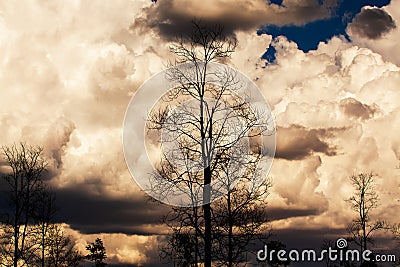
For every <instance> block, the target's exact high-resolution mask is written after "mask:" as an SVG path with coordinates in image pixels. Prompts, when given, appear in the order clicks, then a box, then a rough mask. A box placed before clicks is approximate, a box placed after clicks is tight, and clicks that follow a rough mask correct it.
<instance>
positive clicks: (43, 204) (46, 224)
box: [32, 185, 57, 267]
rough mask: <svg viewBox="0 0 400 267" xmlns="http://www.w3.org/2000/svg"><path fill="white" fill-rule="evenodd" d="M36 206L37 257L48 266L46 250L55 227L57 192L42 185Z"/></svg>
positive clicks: (34, 228) (34, 214)
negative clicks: (51, 229)
mask: <svg viewBox="0 0 400 267" xmlns="http://www.w3.org/2000/svg"><path fill="white" fill-rule="evenodd" d="M34 201H35V203H36V208H35V210H34V211H33V215H32V216H33V220H34V225H33V226H32V228H33V231H34V232H35V239H36V244H37V245H38V246H39V251H40V253H38V255H37V257H38V261H39V265H40V266H41V267H45V266H46V252H47V251H48V250H50V249H51V248H50V247H49V246H50V244H49V243H50V242H49V239H50V238H51V237H52V236H51V235H50V233H49V231H50V228H51V227H54V226H53V224H54V216H55V214H56V211H57V210H56V207H55V194H54V193H53V192H51V190H50V189H49V188H48V187H47V186H46V185H42V187H41V188H40V190H39V191H38V193H37V194H36V197H35V199H34Z"/></svg>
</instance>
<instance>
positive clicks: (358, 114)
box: [340, 97, 377, 120]
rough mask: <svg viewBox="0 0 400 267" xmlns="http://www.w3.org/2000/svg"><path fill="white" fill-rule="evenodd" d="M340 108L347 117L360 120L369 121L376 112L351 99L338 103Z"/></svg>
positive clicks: (374, 109) (372, 108)
mask: <svg viewBox="0 0 400 267" xmlns="http://www.w3.org/2000/svg"><path fill="white" fill-rule="evenodd" d="M340 108H341V109H342V110H343V112H344V113H345V114H346V115H347V116H349V117H353V118H357V119H358V118H360V119H362V120H367V119H370V118H371V117H372V116H373V115H374V114H375V112H376V111H377V109H376V108H374V107H370V106H368V105H366V104H363V103H361V102H360V101H358V100H356V99H354V98H351V97H350V98H345V99H343V100H342V101H340Z"/></svg>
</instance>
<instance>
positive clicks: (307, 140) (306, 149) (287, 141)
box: [275, 125, 339, 160]
mask: <svg viewBox="0 0 400 267" xmlns="http://www.w3.org/2000/svg"><path fill="white" fill-rule="evenodd" d="M338 130H339V129H306V128H305V127H302V126H299V125H291V126H289V127H278V128H277V132H278V135H277V140H276V142H277V144H276V153H275V157H276V158H282V159H288V160H301V159H304V158H305V157H306V156H309V155H311V154H312V153H314V152H320V153H323V154H326V155H328V156H334V155H336V151H335V147H333V146H331V145H330V144H328V143H327V142H326V141H325V140H324V139H326V138H328V137H330V136H332V135H333V132H335V131H338Z"/></svg>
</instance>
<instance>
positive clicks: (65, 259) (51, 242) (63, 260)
mask: <svg viewBox="0 0 400 267" xmlns="http://www.w3.org/2000/svg"><path fill="white" fill-rule="evenodd" d="M46 240H47V248H48V249H47V250H46V257H45V262H46V266H49V267H76V266H79V264H80V263H81V262H82V261H83V259H84V257H83V255H81V254H80V253H79V252H78V250H76V249H75V243H74V242H73V240H72V239H71V237H70V236H68V235H66V234H65V232H64V229H63V227H62V225H58V224H52V225H50V226H49V228H48V231H47V239H46Z"/></svg>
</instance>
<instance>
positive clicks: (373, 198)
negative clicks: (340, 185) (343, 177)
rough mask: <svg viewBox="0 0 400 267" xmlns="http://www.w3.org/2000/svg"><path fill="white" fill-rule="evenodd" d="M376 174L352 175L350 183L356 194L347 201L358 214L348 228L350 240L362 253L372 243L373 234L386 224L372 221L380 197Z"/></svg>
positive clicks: (380, 221)
mask: <svg viewBox="0 0 400 267" xmlns="http://www.w3.org/2000/svg"><path fill="white" fill-rule="evenodd" d="M375 177H376V175H375V174H374V173H372V172H371V173H360V174H358V175H352V176H351V177H350V181H351V183H352V185H353V187H354V190H355V193H354V195H352V196H351V197H350V198H349V199H348V200H347V201H348V202H349V203H350V204H351V207H352V209H353V210H354V211H355V212H356V213H357V218H356V219H354V220H353V221H352V222H351V223H350V224H349V226H348V232H349V233H350V235H351V236H350V240H351V241H354V242H355V243H356V244H357V245H358V246H359V247H360V250H361V252H363V251H365V250H366V249H367V246H368V243H372V242H373V239H372V234H373V233H374V232H375V231H377V230H380V229H384V228H385V225H386V223H385V222H384V221H382V220H376V221H372V220H371V212H372V211H373V210H374V209H375V208H377V207H378V201H379V196H378V194H377V192H376V189H375V187H374V185H375Z"/></svg>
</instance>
